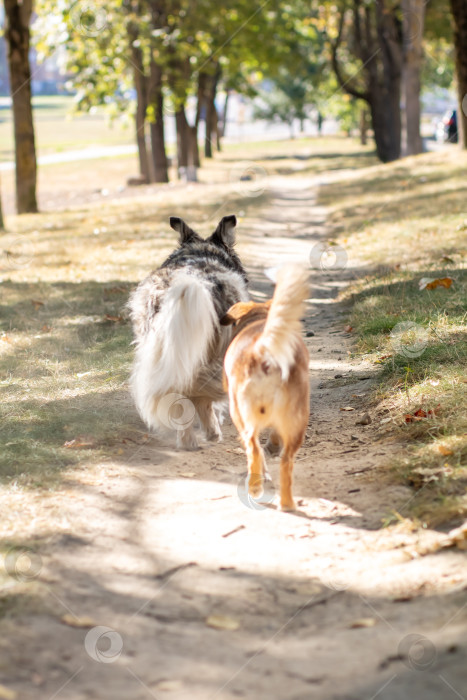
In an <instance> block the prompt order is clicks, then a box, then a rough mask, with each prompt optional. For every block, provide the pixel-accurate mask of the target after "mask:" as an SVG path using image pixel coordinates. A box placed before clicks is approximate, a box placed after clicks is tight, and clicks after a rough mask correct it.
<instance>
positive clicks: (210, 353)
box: [128, 216, 249, 449]
mask: <svg viewBox="0 0 467 700" xmlns="http://www.w3.org/2000/svg"><path fill="white" fill-rule="evenodd" d="M236 224H237V220H236V218H235V216H224V218H223V219H221V221H220V222H219V224H218V226H217V228H216V230H215V231H214V233H213V234H212V235H211V236H209V238H207V239H203V238H201V236H199V235H198V234H197V233H196V232H195V231H193V230H192V229H191V228H190V227H189V226H187V224H186V223H185V222H184V221H182V219H179V218H178V217H171V218H170V226H171V227H172V228H173V229H174V230H175V231H177V232H178V234H179V247H178V248H177V249H176V250H175V251H174V252H173V253H172V254H171V255H170V256H169V257H168V258H167V260H166V261H165V262H164V263H163V264H162V265H161V266H160V267H159V268H158V269H157V270H154V271H153V272H151V274H150V275H149V276H148V277H146V279H144V280H143V281H142V282H141V283H140V284H139V285H138V287H137V288H136V289H135V291H134V292H133V293H132V294H131V297H130V300H129V303H128V306H129V309H130V316H131V320H132V323H133V331H134V335H135V344H136V355H135V361H134V366H133V372H132V376H131V388H132V394H133V397H134V400H135V403H136V406H137V408H138V411H139V413H140V415H141V418H142V419H143V420H144V421H145V423H146V424H147V425H148V427H149V428H154V429H157V428H164V427H165V428H167V427H172V428H176V429H177V446H179V447H183V448H185V449H196V447H197V446H198V444H197V439H196V434H195V431H194V427H193V417H194V413H195V411H196V413H197V414H198V417H199V420H200V422H201V425H202V427H203V428H204V430H205V432H206V437H207V438H208V439H209V440H213V441H218V440H220V439H221V437H222V434H221V430H220V426H219V416H218V415H217V414H216V411H215V410H214V405H213V404H215V403H216V402H219V401H222V400H223V399H225V392H224V389H223V386H222V363H223V358H224V355H225V352H226V350H227V347H228V345H229V343H230V340H231V327H229V326H221V325H220V323H219V320H220V319H221V318H222V317H223V316H224V315H225V314H226V313H227V310H228V309H229V308H230V307H231V306H232V305H233V304H235V303H236V302H238V301H247V300H248V298H249V297H248V292H247V283H248V280H247V276H246V273H245V270H244V269H243V266H242V264H241V262H240V259H239V257H238V255H237V254H236V253H235V251H234V244H235V233H234V228H235V226H236ZM184 402H185V404H184ZM175 404H178V406H179V410H180V409H181V410H182V414H185V409H186V408H187V406H186V404H188V406H189V409H191V410H192V414H191V416H190V410H189V409H188V410H187V414H188V415H187V418H186V419H184V418H183V416H182V417H181V418H180V420H179V421H177V419H176V418H173V416H172V417H171V415H170V412H171V411H174V410H175V408H174V406H175Z"/></svg>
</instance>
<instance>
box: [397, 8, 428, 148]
mask: <svg viewBox="0 0 467 700" xmlns="http://www.w3.org/2000/svg"><path fill="white" fill-rule="evenodd" d="M425 5H426V1H425V0H402V17H403V19H402V36H403V46H404V63H403V72H402V84H403V91H404V99H405V109H404V111H403V117H404V127H405V128H404V132H405V149H404V150H405V154H406V155H415V154H416V153H422V151H423V141H422V137H421V134H420V112H421V110H420V88H421V84H420V72H421V69H422V61H423V27H424V23H425Z"/></svg>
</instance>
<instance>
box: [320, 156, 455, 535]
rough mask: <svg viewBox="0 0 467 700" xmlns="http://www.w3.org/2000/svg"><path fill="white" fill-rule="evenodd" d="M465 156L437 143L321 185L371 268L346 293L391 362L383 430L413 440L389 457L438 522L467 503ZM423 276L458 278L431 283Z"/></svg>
mask: <svg viewBox="0 0 467 700" xmlns="http://www.w3.org/2000/svg"><path fill="white" fill-rule="evenodd" d="M464 161H465V164H467V156H466V155H465V154H461V153H460V152H459V151H457V150H456V151H452V152H448V153H446V152H443V154H442V155H441V154H426V155H423V156H418V157H415V158H410V159H407V160H405V161H402V163H396V164H392V165H389V166H378V167H377V168H375V169H374V170H375V173H374V174H373V176H372V177H369V176H368V175H367V174H366V173H365V172H362V173H361V176H359V177H356V178H354V179H353V181H352V182H351V183H350V184H348V185H347V186H344V187H343V188H342V187H341V185H340V184H339V185H330V186H328V187H325V188H323V190H322V192H321V201H322V202H323V203H331V202H334V205H333V208H332V214H331V221H332V223H333V224H334V227H335V228H334V233H333V235H334V236H335V233H336V232H338V233H340V237H339V239H338V240H339V242H340V243H341V244H343V245H344V246H345V247H346V250H347V251H348V253H349V257H350V258H351V259H352V260H353V262H354V264H355V265H359V264H360V265H362V266H363V269H364V270H366V275H365V277H364V278H362V280H360V281H359V282H356V283H354V284H353V285H351V287H350V289H348V290H347V291H346V292H344V294H343V298H346V299H348V300H349V301H351V302H352V303H353V307H352V314H351V320H350V323H351V325H352V326H353V328H354V331H355V333H356V352H357V354H359V355H361V356H363V357H366V358H367V359H370V360H372V361H373V362H375V364H377V365H379V366H380V367H381V381H380V384H379V387H378V389H377V391H376V392H375V397H374V398H375V404H376V406H375V411H376V412H377V413H378V414H380V415H382V416H384V417H383V418H382V420H381V431H382V434H385V435H392V436H393V438H396V439H398V440H399V441H400V442H401V443H403V444H404V445H405V454H403V456H402V458H400V459H399V460H397V461H396V462H395V463H393V464H392V465H390V466H392V467H393V468H394V470H395V473H396V474H397V475H398V477H399V478H400V479H401V480H402V481H403V482H404V483H407V484H409V485H411V486H412V487H414V488H415V489H416V490H417V493H416V496H415V498H414V499H413V500H412V501H411V503H410V513H411V514H412V516H413V517H416V518H419V519H420V520H421V521H423V522H426V523H429V524H431V525H437V524H441V523H443V522H445V521H447V520H450V519H452V518H455V517H460V516H462V515H465V514H466V513H467V497H466V485H467V411H466V396H467V383H466V381H467V380H466V367H467V332H466V327H467V326H466V320H467V289H466V282H467V274H466V265H465V253H466V230H467V219H466V210H465V201H466V200H465V197H466V186H465V176H464V175H465V167H464V168H463V167H461V164H462V163H463V162H464ZM461 162H462V163H461ZM378 175H381V177H379V176H378ZM337 194H338V195H339V198H337ZM336 202H337V203H336ZM422 277H427V278H430V279H436V278H444V277H451V278H452V279H453V280H454V282H453V284H452V286H451V287H450V288H449V289H444V288H438V289H434V290H427V289H422V290H420V288H419V284H418V282H419V280H420V279H421V278H422ZM401 329H402V330H401ZM402 331H403V332H404V333H405V335H404V334H403V333H402ZM417 412H419V413H418V415H417ZM424 414H426V415H424ZM402 515H404V514H402Z"/></svg>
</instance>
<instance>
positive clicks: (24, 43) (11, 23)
mask: <svg viewBox="0 0 467 700" xmlns="http://www.w3.org/2000/svg"><path fill="white" fill-rule="evenodd" d="M4 2H5V19H6V23H5V38H6V41H7V46H8V65H9V71H10V90H11V99H12V104H13V124H14V134H15V160H16V207H17V211H18V214H25V213H28V212H36V211H37V200H36V182H37V164H36V147H35V139H34V123H33V117H32V104H31V68H30V65H29V43H30V33H29V23H30V20H31V15H32V10H33V3H32V0H4Z"/></svg>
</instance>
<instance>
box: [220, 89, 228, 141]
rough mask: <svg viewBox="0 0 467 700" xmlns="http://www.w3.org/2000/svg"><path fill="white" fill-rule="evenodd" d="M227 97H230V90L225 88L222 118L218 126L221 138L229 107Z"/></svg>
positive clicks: (223, 133) (223, 134)
mask: <svg viewBox="0 0 467 700" xmlns="http://www.w3.org/2000/svg"><path fill="white" fill-rule="evenodd" d="M229 98H230V90H229V89H228V88H227V89H226V91H225V99H224V109H223V110H222V120H221V127H220V135H221V138H224V136H225V129H226V126H227V110H228V108H229Z"/></svg>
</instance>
